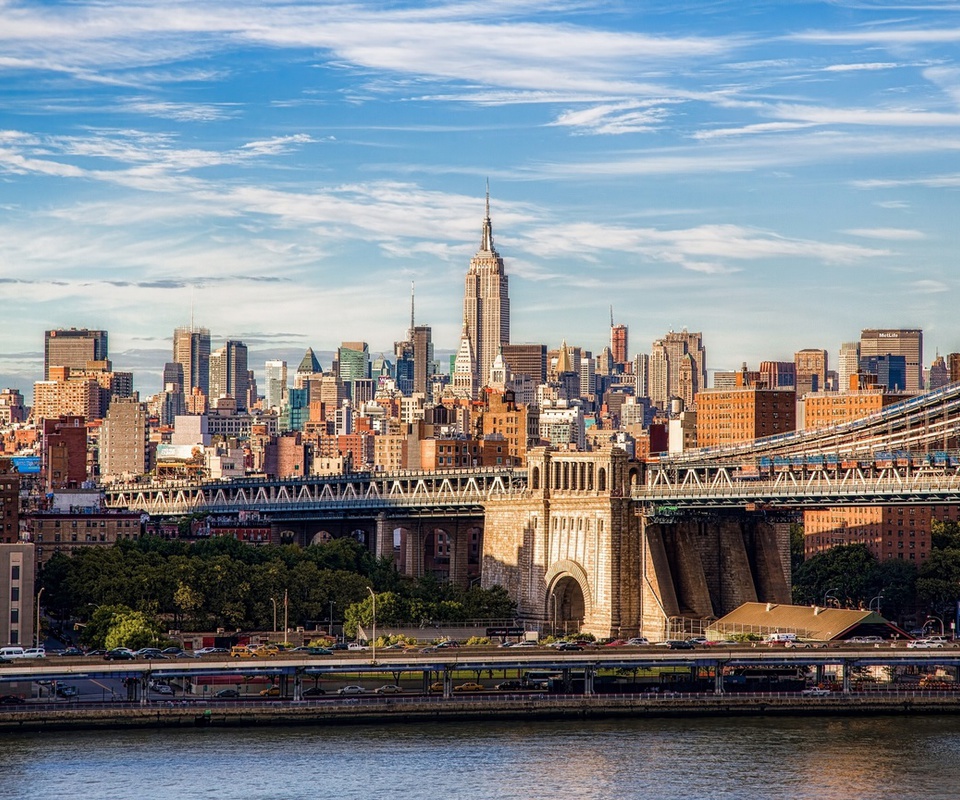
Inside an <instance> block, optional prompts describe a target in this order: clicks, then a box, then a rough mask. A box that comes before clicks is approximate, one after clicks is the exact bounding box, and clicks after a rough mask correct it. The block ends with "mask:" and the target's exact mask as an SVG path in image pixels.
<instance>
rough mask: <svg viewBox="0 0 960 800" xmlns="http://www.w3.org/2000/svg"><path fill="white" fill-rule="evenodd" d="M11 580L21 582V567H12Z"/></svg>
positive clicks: (16, 565) (15, 565)
mask: <svg viewBox="0 0 960 800" xmlns="http://www.w3.org/2000/svg"><path fill="white" fill-rule="evenodd" d="M10 580H12V581H18V580H20V565H19V564H14V565H13V566H12V567H10Z"/></svg>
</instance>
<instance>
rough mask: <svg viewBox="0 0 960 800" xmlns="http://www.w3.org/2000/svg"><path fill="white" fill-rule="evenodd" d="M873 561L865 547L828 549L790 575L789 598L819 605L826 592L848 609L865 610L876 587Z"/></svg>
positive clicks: (859, 545)
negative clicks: (791, 576) (858, 607)
mask: <svg viewBox="0 0 960 800" xmlns="http://www.w3.org/2000/svg"><path fill="white" fill-rule="evenodd" d="M876 569H877V559H876V558H874V557H873V555H872V554H871V553H870V551H869V550H868V549H867V547H866V545H862V544H850V545H841V546H839V547H832V548H830V549H829V550H827V551H826V552H823V553H819V554H818V555H815V556H814V557H813V558H811V559H809V560H808V561H805V562H804V563H803V564H802V565H801V566H800V568H799V569H798V570H797V571H796V573H795V574H794V576H793V598H794V601H795V602H798V603H803V604H805V605H820V604H821V603H823V602H824V596H825V595H826V594H827V593H828V592H830V593H832V594H833V595H834V596H835V597H836V598H837V599H838V600H840V602H841V604H842V605H844V606H846V607H848V608H856V607H857V606H864V607H866V605H867V603H869V601H870V599H871V598H872V597H874V596H875V594H876V589H877V585H878V581H877V576H876Z"/></svg>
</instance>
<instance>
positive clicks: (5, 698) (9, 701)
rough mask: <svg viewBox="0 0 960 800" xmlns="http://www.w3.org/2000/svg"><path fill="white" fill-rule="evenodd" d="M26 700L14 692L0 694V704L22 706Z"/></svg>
mask: <svg viewBox="0 0 960 800" xmlns="http://www.w3.org/2000/svg"><path fill="white" fill-rule="evenodd" d="M26 702H27V701H26V700H24V699H23V698H22V697H18V696H17V695H15V694H5V695H2V696H0V706H22V705H23V704H24V703H26Z"/></svg>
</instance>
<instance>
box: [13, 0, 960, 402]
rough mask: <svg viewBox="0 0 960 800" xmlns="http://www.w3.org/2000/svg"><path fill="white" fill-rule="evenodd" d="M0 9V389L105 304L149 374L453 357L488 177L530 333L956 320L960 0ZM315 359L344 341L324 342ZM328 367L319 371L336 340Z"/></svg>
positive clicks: (34, 368) (931, 330)
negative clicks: (407, 343) (185, 352)
mask: <svg viewBox="0 0 960 800" xmlns="http://www.w3.org/2000/svg"><path fill="white" fill-rule="evenodd" d="M781 5H782V4H776V3H766V2H755V3H736V4H734V3H732V2H729V3H728V2H702V3H698V2H694V3H686V4H683V6H682V8H679V9H659V8H656V7H655V6H651V7H649V8H642V9H637V10H631V9H628V8H627V7H624V6H622V5H620V4H618V3H612V2H584V3H576V4H564V5H561V6H558V5H557V4H556V3H549V4H548V3H538V2H534V1H533V0H529V1H527V2H521V0H516V1H512V0H502V1H501V2H490V3H485V4H471V3H433V4H430V5H429V6H424V5H423V4H418V3H403V2H400V3H361V4H351V5H346V4H337V3H328V4H323V5H318V4H315V3H303V2H289V3H284V4H269V5H266V6H265V5H264V4H262V3H244V2H232V3H217V2H212V3H209V4H204V6H203V7H202V8H197V7H194V6H193V5H190V4H181V3H137V2H131V3H113V2H103V3H96V4H94V3H85V2H79V3H58V2H52V3H48V4H43V5H37V4H28V3H22V2H7V3H5V4H3V5H2V6H0V43H2V46H3V48H4V53H5V59H4V60H3V61H2V62H0V70H3V74H4V75H5V78H6V80H5V81H4V82H3V85H2V88H0V103H2V107H3V109H4V123H3V125H2V126H0V127H2V130H0V174H2V175H3V182H2V183H0V204H2V206H3V208H4V216H3V218H2V221H0V226H2V233H3V235H2V236H0V280H2V281H3V282H4V283H5V284H6V286H7V292H8V295H7V297H8V302H7V304H6V308H5V311H6V313H5V322H6V324H5V325H4V334H5V336H4V339H5V343H6V346H5V347H4V348H3V353H2V354H0V382H2V383H3V385H9V386H13V387H15V388H20V389H21V390H22V391H23V392H24V393H25V394H27V395H29V394H30V393H31V390H32V383H33V381H35V380H37V379H38V376H39V374H42V364H43V351H42V345H43V332H44V330H49V329H55V328H70V327H77V328H84V327H85V328H89V329H103V330H107V331H109V333H110V345H111V346H110V356H111V360H112V361H113V362H114V366H115V368H116V369H119V370H128V371H132V372H134V373H135V375H136V384H135V386H136V388H137V389H138V390H140V391H141V393H142V394H152V393H153V392H155V391H157V390H158V389H159V388H160V380H161V372H162V367H163V364H164V363H166V362H167V361H170V358H171V344H172V331H173V330H174V329H175V328H177V327H185V326H188V325H192V324H193V320H195V321H196V324H197V325H199V326H203V327H204V328H207V329H209V330H210V331H211V334H212V338H213V340H214V342H215V345H217V346H219V345H221V344H222V343H223V342H224V341H226V340H227V339H232V340H239V341H243V342H244V343H245V344H246V345H247V346H248V348H249V351H250V362H249V363H250V365H251V366H252V367H253V368H254V369H255V370H256V371H257V373H258V374H261V373H262V370H263V364H264V362H265V361H266V360H268V359H274V358H283V359H285V360H287V361H288V362H291V363H295V362H297V361H298V360H299V358H300V357H301V356H302V354H303V352H304V351H305V350H306V349H307V347H313V348H314V350H316V351H317V352H320V353H325V352H332V351H335V349H336V347H337V345H338V344H339V343H340V342H341V341H345V340H360V339H362V340H364V341H368V342H369V343H370V351H371V353H375V354H376V353H380V352H383V353H385V354H389V353H390V352H391V350H392V343H393V342H394V341H397V340H399V339H401V338H402V337H403V335H404V331H405V330H406V328H407V317H408V304H407V302H408V292H409V286H410V282H411V281H416V286H417V314H416V316H417V323H418V324H421V325H429V326H430V327H431V328H432V332H433V342H434V346H435V347H436V351H437V354H438V358H440V356H441V354H446V353H453V352H455V351H456V349H457V346H458V343H459V336H460V331H461V328H462V322H463V319H462V313H463V306H462V291H463V289H462V287H463V277H464V274H465V271H466V269H467V267H468V265H469V261H470V258H471V256H472V255H473V254H474V253H475V252H476V247H477V243H478V241H479V236H480V233H481V223H482V220H483V209H484V189H485V187H484V181H485V179H486V178H487V177H489V178H490V192H491V200H490V203H491V217H492V219H493V224H494V227H495V229H496V234H497V240H496V241H497V249H498V251H499V252H500V254H501V255H502V257H503V259H504V262H505V266H506V274H507V275H508V276H509V279H510V295H511V297H510V300H511V320H510V324H511V331H510V338H511V341H512V342H515V343H522V342H543V343H545V344H547V345H548V346H550V347H556V346H557V345H558V344H559V342H560V341H561V340H563V339H566V341H567V342H568V343H577V344H578V345H580V346H582V347H584V348H586V349H590V350H592V351H594V352H599V351H600V350H601V349H602V348H603V347H604V346H605V345H607V344H609V332H610V331H609V327H608V326H609V321H610V314H609V307H610V305H611V303H612V304H613V306H614V317H615V320H616V322H617V323H618V324H621V323H622V324H625V325H627V326H628V327H629V329H630V330H629V345H630V354H631V355H633V354H636V353H637V352H650V347H651V344H652V342H653V341H654V340H656V339H657V338H659V337H661V336H662V335H663V334H664V333H666V332H667V331H669V330H675V331H679V330H681V329H682V328H684V327H686V328H688V329H689V330H691V331H694V330H696V331H702V333H703V339H704V346H705V347H706V349H707V352H708V363H709V365H710V370H711V371H713V370H715V369H721V370H723V369H727V370H729V369H735V368H736V367H738V366H739V365H740V363H741V362H743V361H746V362H748V363H750V364H752V365H756V364H757V363H759V361H760V360H762V359H784V360H787V359H790V358H792V355H793V353H794V352H795V351H797V350H800V349H803V348H824V349H827V350H829V351H830V353H831V355H834V354H836V353H837V352H838V350H839V347H840V344H841V343H842V342H844V341H849V340H852V339H854V338H856V336H857V334H858V332H859V331H860V330H861V329H864V328H875V327H891V328H896V327H903V328H914V327H915V328H921V329H923V331H924V336H925V339H926V342H925V344H926V347H927V357H926V361H927V364H925V366H928V365H929V362H930V361H931V360H932V357H933V354H934V353H935V352H936V351H937V350H939V351H940V352H941V353H945V352H950V351H952V350H960V330H957V329H956V328H955V327H954V326H952V325H951V321H952V317H951V311H952V309H951V307H950V301H949V297H950V293H951V291H953V290H955V289H956V283H957V278H956V277H955V272H956V270H955V268H954V266H953V261H954V259H955V253H956V252H957V251H958V247H957V245H958V244H960V242H958V233H957V231H956V226H955V224H954V222H953V220H954V218H955V216H956V202H955V197H956V188H957V187H958V186H960V178H958V177H957V176H958V175H960V168H958V167H957V165H956V155H955V154H956V152H957V150H958V149H960V137H958V136H957V133H956V131H957V127H958V125H960V112H958V109H957V106H958V104H960V67H958V66H957V64H956V60H955V57H954V52H955V50H956V44H957V41H958V40H960V24H958V23H960V13H958V11H957V9H955V8H952V7H950V6H948V5H939V6H937V5H931V4H927V5H920V4H916V5H912V4H910V3H898V4H896V5H893V4H884V3H874V4H865V3H862V2H832V3H804V4H789V6H788V7H786V8H784V7H781ZM327 361H329V359H328V360H327ZM323 366H324V367H325V368H329V363H324V365H323Z"/></svg>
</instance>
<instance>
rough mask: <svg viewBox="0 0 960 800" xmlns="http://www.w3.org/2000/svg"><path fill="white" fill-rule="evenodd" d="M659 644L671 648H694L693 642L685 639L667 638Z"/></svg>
mask: <svg viewBox="0 0 960 800" xmlns="http://www.w3.org/2000/svg"><path fill="white" fill-rule="evenodd" d="M661 644H662V645H663V646H664V647H668V648H670V649H671V650H694V649H695V648H696V645H694V643H693V642H689V641H687V640H685V639H667V640H666V641H665V642H661Z"/></svg>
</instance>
